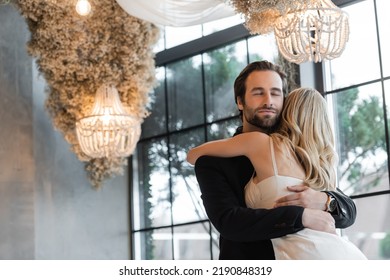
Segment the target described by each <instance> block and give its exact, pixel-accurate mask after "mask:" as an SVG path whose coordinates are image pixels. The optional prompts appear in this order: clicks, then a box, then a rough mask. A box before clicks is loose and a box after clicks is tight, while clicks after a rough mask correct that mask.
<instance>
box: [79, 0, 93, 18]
mask: <svg viewBox="0 0 390 280" xmlns="http://www.w3.org/2000/svg"><path fill="white" fill-rule="evenodd" d="M76 12H77V13H78V14H79V15H80V16H87V15H89V13H90V12H91V4H90V3H89V2H88V0H77V3H76Z"/></svg>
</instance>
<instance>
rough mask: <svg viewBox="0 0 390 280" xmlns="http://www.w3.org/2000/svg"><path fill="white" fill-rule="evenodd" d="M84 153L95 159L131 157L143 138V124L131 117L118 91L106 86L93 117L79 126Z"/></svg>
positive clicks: (77, 131)
mask: <svg viewBox="0 0 390 280" xmlns="http://www.w3.org/2000/svg"><path fill="white" fill-rule="evenodd" d="M76 133H77V138H78V141H79V144H80V147H81V150H82V151H83V152H84V153H85V154H86V155H87V156H89V157H91V158H103V157H106V158H114V157H127V156H130V155H131V154H132V153H133V151H134V149H135V146H136V144H137V142H138V140H139V137H140V134H141V122H140V121H139V119H138V118H136V117H133V116H132V115H130V114H129V113H128V112H126V110H125V109H124V107H123V106H122V103H121V101H120V99H119V95H118V91H117V90H116V88H115V87H112V86H107V85H103V86H101V87H100V88H99V89H98V90H97V92H96V99H95V103H94V105H93V108H92V111H91V113H90V114H89V115H88V116H86V117H84V118H81V119H80V120H78V121H77V122H76Z"/></svg>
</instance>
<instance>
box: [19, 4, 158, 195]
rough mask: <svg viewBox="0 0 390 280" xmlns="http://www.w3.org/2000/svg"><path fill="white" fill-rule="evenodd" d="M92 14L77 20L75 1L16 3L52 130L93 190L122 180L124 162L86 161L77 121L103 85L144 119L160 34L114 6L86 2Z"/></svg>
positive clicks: (123, 160) (88, 159) (78, 17)
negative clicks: (58, 133)
mask: <svg viewBox="0 0 390 280" xmlns="http://www.w3.org/2000/svg"><path fill="white" fill-rule="evenodd" d="M90 2H91V3H92V5H93V12H92V14H90V15H89V16H87V17H81V16H79V15H78V14H77V13H76V12H75V8H74V3H73V1H57V0H18V1H15V4H16V6H17V7H18V8H19V10H20V12H21V14H22V15H23V16H24V17H25V18H26V21H27V24H28V27H29V29H30V32H31V39H30V41H29V42H28V51H29V54H30V55H32V56H34V57H35V58H36V62H37V65H38V68H39V71H40V73H41V74H42V75H43V77H44V78H45V80H46V82H47V85H48V86H47V100H46V109H47V111H48V112H49V114H50V116H51V118H52V120H53V126H54V127H55V128H56V129H58V130H59V131H61V132H62V134H63V136H64V138H65V140H66V141H67V142H68V143H69V144H70V147H71V149H72V150H73V151H74V153H75V154H76V155H77V157H78V158H79V160H81V161H85V168H86V171H87V174H88V178H89V179H90V181H91V184H92V185H93V186H95V187H99V186H101V183H102V182H103V181H104V180H106V179H108V178H111V177H113V176H115V175H118V174H122V173H123V169H124V166H125V165H127V160H128V159H127V158H114V159H107V158H99V159H91V158H88V157H87V156H86V155H85V154H83V152H82V151H81V149H80V146H79V144H78V141H77V137H76V133H75V123H76V120H77V119H79V118H81V117H83V116H84V115H85V114H86V113H87V112H88V111H89V110H90V108H91V106H92V104H93V101H94V96H95V92H96V90H97V89H98V88H99V86H100V85H101V84H103V83H107V84H112V85H114V86H116V88H117V89H118V92H119V95H120V99H121V101H122V103H123V105H124V106H127V107H128V108H129V110H131V111H132V112H133V114H134V115H135V116H137V117H139V118H140V119H144V118H145V117H146V116H147V115H148V106H149V104H150V99H151V96H150V93H151V91H152V89H153V87H154V86H155V85H156V79H155V65H154V53H153V51H152V47H153V45H154V44H155V43H156V42H157V40H158V36H159V29H158V28H157V27H156V26H155V25H153V24H151V23H149V22H146V21H143V20H140V19H138V18H135V17H132V16H130V15H129V14H127V13H126V12H125V11H124V10H123V9H122V8H121V7H120V6H119V5H118V4H117V2H116V1H115V0H90Z"/></svg>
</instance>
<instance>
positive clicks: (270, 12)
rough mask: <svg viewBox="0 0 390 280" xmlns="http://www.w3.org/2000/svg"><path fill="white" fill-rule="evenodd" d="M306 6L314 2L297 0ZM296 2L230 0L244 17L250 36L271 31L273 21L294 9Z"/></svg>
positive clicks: (291, 0)
mask: <svg viewBox="0 0 390 280" xmlns="http://www.w3.org/2000/svg"><path fill="white" fill-rule="evenodd" d="M299 1H300V2H302V4H304V5H307V4H309V3H310V2H313V1H316V0H299ZM296 2H297V0H261V1H259V0H230V4H231V5H232V6H233V7H234V9H235V10H236V12H237V13H239V14H242V15H244V19H245V26H246V28H247V29H248V30H249V32H250V33H251V34H267V33H269V32H272V31H273V27H274V23H275V20H276V19H277V18H278V17H279V16H281V15H283V14H285V13H287V12H288V11H289V10H291V9H294V7H295V6H296Z"/></svg>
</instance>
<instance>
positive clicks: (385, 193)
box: [324, 0, 390, 259]
mask: <svg viewBox="0 0 390 280" xmlns="http://www.w3.org/2000/svg"><path fill="white" fill-rule="evenodd" d="M343 9H344V10H345V11H346V12H347V13H348V14H349V22H350V29H351V33H350V39H349V42H348V43H347V46H346V49H345V51H344V53H343V54H342V56H341V57H340V58H337V59H334V60H332V61H330V62H327V63H325V64H324V69H325V72H324V73H325V74H326V75H325V81H326V85H325V94H326V97H327V99H328V102H329V104H330V105H331V108H332V109H331V113H332V115H333V117H334V120H335V132H336V143H337V147H338V153H339V166H338V176H339V186H340V188H341V189H342V190H343V191H344V192H345V193H346V194H348V195H350V196H351V197H352V198H354V200H355V202H356V206H357V213H358V215H357V220H356V222H355V224H354V225H353V226H351V227H350V228H348V229H346V230H344V232H343V233H344V235H345V236H347V237H348V238H349V239H350V240H351V241H353V242H354V243H355V244H356V245H358V246H359V247H360V249H361V250H363V251H364V253H365V254H366V255H367V256H368V258H370V259H382V258H390V217H389V215H387V213H389V210H390V196H389V193H390V188H389V162H388V157H389V156H388V155H389V134H388V132H389V131H388V128H389V117H388V115H389V110H388V108H389V107H388V104H390V98H389V94H390V88H389V82H390V71H389V68H390V64H389V63H390V60H389V59H390V33H389V32H388V29H387V26H389V25H390V18H389V14H388V13H389V11H390V2H389V1H387V0H376V1H374V0H366V1H359V2H357V3H353V4H352V5H349V6H346V7H343ZM362 18H364V20H362Z"/></svg>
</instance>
